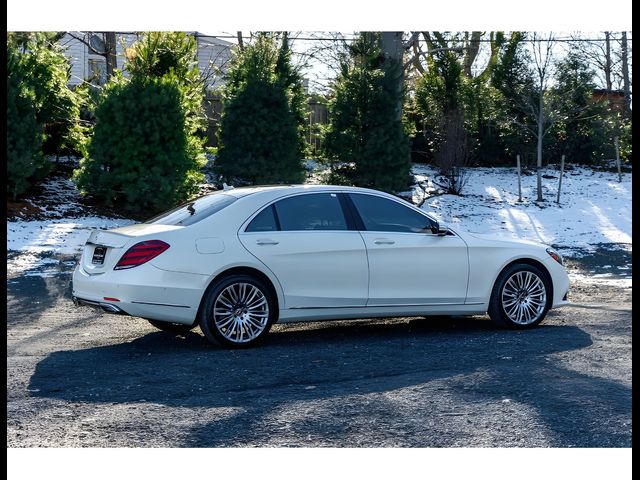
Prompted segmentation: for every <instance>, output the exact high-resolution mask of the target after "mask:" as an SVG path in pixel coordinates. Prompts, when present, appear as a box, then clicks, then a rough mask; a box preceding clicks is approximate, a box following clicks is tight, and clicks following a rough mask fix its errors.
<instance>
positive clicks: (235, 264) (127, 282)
mask: <svg viewBox="0 0 640 480" xmlns="http://www.w3.org/2000/svg"><path fill="white" fill-rule="evenodd" d="M562 262H563V261H562V257H561V256H560V255H559V254H558V252H556V251H555V250H553V249H552V248H549V247H547V246H545V245H541V244H536V243H532V242H526V241H513V240H505V239H499V238H490V237H486V236H481V235H476V234H471V233H466V232H463V231H462V230H459V229H458V228H446V227H444V226H442V225H439V224H438V222H437V221H436V220H434V219H433V218H432V217H430V216H429V215H427V214H426V213H425V212H423V211H422V210H420V209H418V208H416V207H415V206H413V205H411V204H410V203H408V202H406V201H404V200H402V199H399V198H397V197H395V196H393V195H389V194H386V193H382V192H378V191H374V190H369V189H364V188H355V187H336V186H326V185H290V186H284V185H282V186H265V187H248V188H237V189H228V190H224V191H218V192H215V193H212V194H209V195H205V196H203V197H200V198H198V199H196V200H193V201H191V202H188V203H186V204H184V205H182V206H180V207H178V208H176V209H174V210H171V211H169V212H166V213H163V214H161V215H159V216H157V217H155V218H153V219H151V220H149V221H147V222H146V223H143V224H138V225H131V226H128V227H122V228H116V229H113V230H96V231H93V232H92V233H91V235H90V237H89V239H88V241H87V243H86V245H85V246H84V251H83V253H82V257H81V258H80V260H79V262H78V265H77V267H76V269H75V271H74V273H73V299H74V302H75V303H76V304H89V305H94V306H97V307H101V308H102V309H104V310H106V311H108V312H112V313H123V314H128V315H133V316H137V317H142V318H145V319H148V320H149V322H151V323H152V324H153V325H154V326H155V327H157V328H159V329H161V330H167V331H172V332H186V331H188V330H189V329H192V328H194V327H195V326H196V325H199V326H200V328H201V330H202V331H203V333H204V335H205V336H206V338H207V339H208V340H209V341H211V342H214V343H217V344H221V345H223V346H229V347H243V346H249V345H253V344H255V343H257V342H258V341H260V340H261V339H262V338H263V337H264V336H265V334H266V333H267V332H268V331H269V329H270V327H271V325H273V324H274V323H275V322H278V321H279V322H294V321H296V322H297V321H311V320H313V321H316V320H331V319H349V318H372V317H393V316H428V315H476V314H484V313H487V312H488V313H489V316H490V317H491V319H492V320H493V321H494V322H495V323H496V324H498V325H500V326H503V327H510V328H530V327H533V326H535V325H537V324H538V323H540V322H541V321H542V320H543V318H544V317H545V315H546V314H547V312H548V311H549V309H550V308H555V307H560V306H562V305H565V304H567V303H569V302H568V301H567V292H568V290H569V278H568V276H567V273H566V271H565V269H564V267H563V265H562Z"/></svg>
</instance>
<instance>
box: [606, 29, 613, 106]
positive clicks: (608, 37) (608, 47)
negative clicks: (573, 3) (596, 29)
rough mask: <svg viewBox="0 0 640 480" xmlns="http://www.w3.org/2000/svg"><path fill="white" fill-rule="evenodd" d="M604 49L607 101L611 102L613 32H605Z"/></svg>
mask: <svg viewBox="0 0 640 480" xmlns="http://www.w3.org/2000/svg"><path fill="white" fill-rule="evenodd" d="M604 48H605V59H604V78H605V82H606V84H607V101H609V96H610V93H611V89H612V88H613V87H612V86H611V85H612V84H611V32H604ZM607 103H609V102H607ZM607 106H610V105H607Z"/></svg>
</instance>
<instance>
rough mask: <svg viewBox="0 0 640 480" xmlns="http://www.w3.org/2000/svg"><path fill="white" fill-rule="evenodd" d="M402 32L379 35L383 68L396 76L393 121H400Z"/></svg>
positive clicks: (402, 74) (402, 82) (402, 76)
mask: <svg viewBox="0 0 640 480" xmlns="http://www.w3.org/2000/svg"><path fill="white" fill-rule="evenodd" d="M402 33H403V32H382V33H381V34H380V44H381V45H380V47H381V50H382V55H383V56H384V63H383V65H384V68H385V69H386V68H390V69H392V71H394V72H395V74H396V75H397V76H398V78H397V82H396V88H397V90H396V93H397V99H398V100H397V105H396V111H395V119H396V120H401V119H402V89H403V87H404V81H403V80H404V72H403V69H402V53H403V52H404V48H403V45H402Z"/></svg>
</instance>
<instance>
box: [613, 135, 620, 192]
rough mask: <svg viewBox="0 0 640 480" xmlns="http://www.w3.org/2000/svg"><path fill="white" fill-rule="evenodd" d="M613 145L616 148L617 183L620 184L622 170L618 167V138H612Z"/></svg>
mask: <svg viewBox="0 0 640 480" xmlns="http://www.w3.org/2000/svg"><path fill="white" fill-rule="evenodd" d="M613 144H614V145H615V147H616V167H618V183H622V169H621V167H620V144H619V142H618V137H614V139H613Z"/></svg>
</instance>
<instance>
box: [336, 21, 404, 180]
mask: <svg viewBox="0 0 640 480" xmlns="http://www.w3.org/2000/svg"><path fill="white" fill-rule="evenodd" d="M379 42H380V38H379V34H375V33H363V34H361V36H360V38H359V39H358V41H357V42H354V44H353V45H351V47H350V51H349V56H348V58H346V59H345V60H344V61H343V63H342V65H341V71H342V73H341V75H340V76H339V77H338V79H337V81H336V83H335V85H334V91H333V99H332V100H331V101H330V102H329V112H330V117H329V119H330V123H329V126H328V128H327V131H326V136H325V139H324V147H325V152H326V154H327V156H328V158H329V160H330V162H331V163H332V170H333V171H334V174H335V175H334V177H333V178H337V179H344V178H345V177H346V178H347V179H349V180H350V182H351V183H352V184H355V185H358V186H363V187H373V188H377V189H380V190H385V191H389V192H393V191H398V190H404V189H406V187H407V186H408V184H409V169H410V166H411V158H410V148H409V140H408V138H407V135H406V134H405V131H404V126H403V124H402V120H401V118H400V117H399V115H398V111H397V110H398V105H399V104H400V100H401V91H400V89H399V88H398V87H399V80H400V75H402V70H401V66H400V65H393V64H391V65H383V63H382V61H381V58H382V56H381V53H380V45H379ZM388 63H391V62H390V61H389V62H388Z"/></svg>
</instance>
